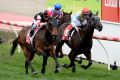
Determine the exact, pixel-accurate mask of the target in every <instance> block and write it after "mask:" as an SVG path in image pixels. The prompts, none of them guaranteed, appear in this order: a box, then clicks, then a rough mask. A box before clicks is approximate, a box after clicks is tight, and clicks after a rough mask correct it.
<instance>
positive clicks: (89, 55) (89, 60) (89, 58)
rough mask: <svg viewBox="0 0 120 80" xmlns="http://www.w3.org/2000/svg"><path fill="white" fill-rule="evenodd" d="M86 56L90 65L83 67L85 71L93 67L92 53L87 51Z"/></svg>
mask: <svg viewBox="0 0 120 80" xmlns="http://www.w3.org/2000/svg"><path fill="white" fill-rule="evenodd" d="M84 55H85V56H86V58H87V60H88V64H87V65H81V67H82V68H83V69H87V68H89V67H90V66H91V65H92V60H91V51H87V52H85V53H84Z"/></svg>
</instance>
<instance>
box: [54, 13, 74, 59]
mask: <svg viewBox="0 0 120 80" xmlns="http://www.w3.org/2000/svg"><path fill="white" fill-rule="evenodd" d="M71 14H72V11H71V12H69V13H68V12H64V11H63V16H62V17H61V18H60V19H59V22H58V33H59V32H60V30H59V27H60V26H61V25H63V24H64V23H66V22H68V23H70V21H71ZM58 36H59V35H58ZM56 42H57V44H56V45H57V46H56V52H55V53H59V52H60V54H56V56H57V57H58V58H62V57H63V56H64V55H63V52H62V48H57V47H59V45H58V43H59V38H56ZM58 49H59V50H58Z"/></svg>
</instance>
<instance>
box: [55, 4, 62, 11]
mask: <svg viewBox="0 0 120 80" xmlns="http://www.w3.org/2000/svg"><path fill="white" fill-rule="evenodd" d="M61 7H62V6H61V4H59V3H58V4H55V5H54V8H55V10H60V9H61Z"/></svg>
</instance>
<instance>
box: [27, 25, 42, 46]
mask: <svg viewBox="0 0 120 80" xmlns="http://www.w3.org/2000/svg"><path fill="white" fill-rule="evenodd" d="M39 29H40V28H39V27H36V28H35V29H34V34H33V36H32V37H30V35H29V34H30V31H31V30H29V31H28V34H27V35H26V42H27V43H28V44H33V38H34V36H35V34H36V33H37V31H38V30H39Z"/></svg>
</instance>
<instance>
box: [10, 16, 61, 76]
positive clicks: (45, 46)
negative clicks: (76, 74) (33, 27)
mask: <svg viewBox="0 0 120 80" xmlns="http://www.w3.org/2000/svg"><path fill="white" fill-rule="evenodd" d="M57 26H58V25H57V20H56V18H50V20H49V21H48V23H47V25H44V26H42V28H41V29H39V30H38V32H37V33H36V35H35V36H34V39H33V46H34V50H33V49H31V47H30V45H29V44H28V43H26V35H27V34H28V31H29V30H30V27H25V28H23V29H22V30H21V31H20V33H19V35H18V38H16V39H15V40H14V41H13V45H12V49H11V55H13V54H14V51H15V49H16V47H17V44H19V45H20V46H21V48H22V50H23V52H24V55H25V58H26V61H25V70H26V74H28V66H29V67H30V68H31V71H32V74H36V71H35V69H34V68H33V66H32V64H31V61H32V60H33V58H34V55H35V53H36V54H38V55H43V63H42V69H41V73H45V66H46V64H47V59H48V57H49V56H51V57H53V59H54V60H55V64H56V68H55V73H57V72H58V70H59V69H60V65H59V63H58V61H57V57H56V55H55V51H54V39H53V35H56V31H57V30H56V29H57Z"/></svg>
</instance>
